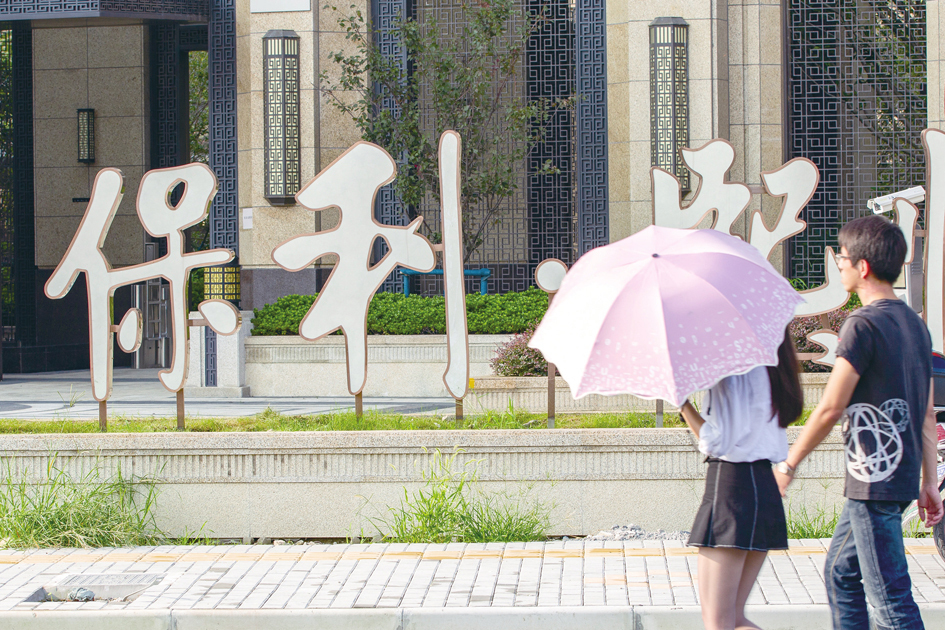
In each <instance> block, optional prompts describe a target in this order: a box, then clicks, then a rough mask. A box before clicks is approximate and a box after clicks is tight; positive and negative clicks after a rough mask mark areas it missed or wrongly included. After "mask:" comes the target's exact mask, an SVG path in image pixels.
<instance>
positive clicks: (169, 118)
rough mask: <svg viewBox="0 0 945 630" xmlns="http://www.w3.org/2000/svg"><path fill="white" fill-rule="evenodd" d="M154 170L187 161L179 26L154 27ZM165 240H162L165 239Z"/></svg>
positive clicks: (152, 73) (152, 44) (160, 25)
mask: <svg viewBox="0 0 945 630" xmlns="http://www.w3.org/2000/svg"><path fill="white" fill-rule="evenodd" d="M149 35H150V37H151V68H150V69H151V89H152V93H151V99H152V100H151V134H152V139H151V151H152V155H151V165H152V166H151V167H152V168H170V167H172V166H180V165H181V164H184V163H186V162H187V161H189V160H186V161H185V160H184V150H185V147H182V146H181V144H182V143H183V139H182V138H181V132H182V129H181V127H182V126H183V125H184V121H183V120H181V113H182V112H181V100H182V95H183V92H182V90H181V87H182V86H181V80H182V79H181V67H180V65H181V64H180V34H179V27H178V26H177V24H173V23H164V24H152V25H151V27H150V33H149ZM162 240H163V239H162Z"/></svg>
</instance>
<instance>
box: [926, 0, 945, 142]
mask: <svg viewBox="0 0 945 630" xmlns="http://www.w3.org/2000/svg"><path fill="white" fill-rule="evenodd" d="M943 4H945V3H943V2H942V0H926V3H925V10H926V20H927V30H926V42H928V48H927V53H926V54H927V61H928V67H927V72H928V77H929V78H928V81H929V82H928V88H927V90H926V94H928V99H929V101H928V111H929V123H928V124H929V127H931V128H934V129H945V101H943V100H942V95H943V93H945V42H943V41H942V40H941V38H940V37H939V35H941V34H942V33H943V32H945V7H943V6H942V5H943Z"/></svg>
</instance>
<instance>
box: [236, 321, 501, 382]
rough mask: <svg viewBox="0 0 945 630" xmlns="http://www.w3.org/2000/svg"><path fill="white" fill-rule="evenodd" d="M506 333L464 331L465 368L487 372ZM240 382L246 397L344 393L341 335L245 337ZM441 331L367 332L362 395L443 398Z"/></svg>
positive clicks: (443, 341)
mask: <svg viewBox="0 0 945 630" xmlns="http://www.w3.org/2000/svg"><path fill="white" fill-rule="evenodd" d="M509 337H510V335H470V336H469V373H470V376H471V377H473V378H477V377H480V376H486V375H489V374H491V373H492V368H491V366H490V364H489V361H490V360H491V359H492V357H493V355H494V354H495V350H496V348H497V347H498V346H499V345H500V344H502V343H504V342H505V341H507V340H508V339H509ZM245 344H246V384H247V385H249V388H250V393H251V395H252V396H349V395H350V394H349V393H348V382H347V363H346V362H345V340H344V337H343V336H341V335H331V336H329V337H326V338H323V339H319V340H318V341H314V342H313V341H306V340H304V339H302V338H301V337H295V336H293V337H247V338H246V342H245ZM446 361H447V349H446V336H445V335H368V371H367V383H366V384H365V387H364V395H365V396H398V397H401V396H404V397H414V396H423V397H431V396H438V397H449V392H447V391H446V386H445V385H443V372H444V371H446Z"/></svg>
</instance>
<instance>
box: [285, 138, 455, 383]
mask: <svg viewBox="0 0 945 630" xmlns="http://www.w3.org/2000/svg"><path fill="white" fill-rule="evenodd" d="M461 150H462V148H461V141H460V137H459V134H457V133H456V132H454V131H447V132H444V133H443V135H442V136H441V137H440V145H439V166H440V201H441V212H442V219H443V220H442V226H443V244H442V245H431V244H430V241H428V240H427V239H426V238H425V237H424V236H422V235H421V234H418V233H417V230H418V229H419V228H420V226H421V225H422V223H423V217H417V218H416V219H414V220H413V221H412V222H411V223H410V224H409V225H407V226H404V227H398V226H391V225H383V224H381V223H378V222H377V221H375V220H374V212H373V209H374V197H375V196H376V194H377V191H378V190H379V189H380V187H381V186H384V185H385V184H387V183H389V182H391V181H393V179H394V176H395V175H396V173H397V166H396V164H395V163H394V160H393V159H392V158H391V156H390V155H389V154H388V153H387V152H386V151H385V150H384V149H382V148H381V147H379V146H377V145H374V144H371V143H368V142H358V143H357V144H355V145H354V146H352V147H351V148H349V149H348V150H347V151H345V152H344V153H342V154H341V156H340V157H339V158H338V159H336V160H335V161H334V162H332V163H331V164H329V165H328V166H327V167H326V168H325V169H323V170H322V171H321V172H320V173H319V174H318V175H316V176H315V178H314V179H312V180H311V181H310V182H309V183H308V184H306V185H305V187H304V188H302V190H301V191H299V193H298V194H297V195H296V200H297V201H298V202H299V203H300V204H301V205H302V206H304V207H306V208H308V209H309V210H312V211H315V212H318V211H321V210H325V209H327V208H331V207H336V208H338V209H339V210H340V211H341V212H340V214H341V218H340V221H339V223H338V225H337V226H336V227H334V228H332V229H330V230H325V231H322V232H317V233H314V234H302V235H299V236H295V237H292V238H290V239H289V240H287V241H286V242H284V243H282V244H281V245H279V246H278V247H276V248H275V249H274V250H273V252H272V259H273V261H274V262H275V263H276V264H277V265H279V266H280V267H282V268H283V269H286V270H288V271H299V270H301V269H304V268H305V267H307V266H309V265H311V264H312V263H314V262H315V261H316V260H318V259H319V258H321V257H322V256H326V255H329V254H334V255H336V256H337V257H338V261H337V262H336V263H335V266H334V269H332V272H331V275H330V276H329V277H328V281H327V282H326V283H325V288H324V289H323V290H322V292H321V293H320V294H319V296H318V299H317V300H315V303H314V304H312V307H311V309H310V310H309V311H308V313H306V315H305V317H304V318H303V319H302V322H301V324H300V325H299V335H301V336H302V337H303V338H305V339H309V340H312V341H314V340H316V339H319V338H321V337H324V336H325V335H328V334H330V333H332V332H334V331H336V330H341V331H342V332H343V333H344V335H345V346H346V349H347V353H346V354H347V362H348V391H350V392H351V393H352V394H354V395H359V394H360V393H361V391H362V390H363V389H364V384H365V381H366V379H367V311H368V306H369V305H370V302H371V298H372V297H373V296H374V292H375V291H377V289H378V287H379V286H380V285H381V283H382V282H384V279H385V278H387V276H388V275H389V274H390V273H391V272H392V271H394V269H395V268H396V267H397V266H401V267H406V268H407V269H413V270H415V271H423V272H427V271H431V270H432V269H433V268H434V267H435V266H436V251H441V252H443V278H444V282H443V283H444V286H445V290H446V328H447V348H448V354H449V362H448V365H447V369H446V373H445V374H444V376H443V381H444V383H445V384H446V388H447V390H448V391H449V392H450V394H451V395H452V396H453V397H454V398H456V399H457V400H459V399H462V398H463V396H465V394H466V390H467V388H468V381H469V378H468V374H469V358H468V354H469V350H468V342H467V338H466V304H465V291H464V287H463V263H462V251H463V247H462V232H461V228H460V226H461V209H460V203H459V199H460V169H459V156H460V152H461ZM378 238H381V239H383V240H384V242H385V243H386V245H387V250H388V251H387V254H386V255H385V256H384V257H383V258H382V259H381V260H380V261H378V262H376V263H375V264H374V265H371V262H370V258H371V251H372V246H373V244H374V241H375V239H378Z"/></svg>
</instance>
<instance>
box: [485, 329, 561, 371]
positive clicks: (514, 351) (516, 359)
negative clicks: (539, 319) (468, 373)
mask: <svg viewBox="0 0 945 630" xmlns="http://www.w3.org/2000/svg"><path fill="white" fill-rule="evenodd" d="M537 327H538V325H537V324H532V325H531V326H529V327H528V329H527V330H525V331H524V332H521V333H519V334H517V335H515V336H514V337H512V338H511V339H509V340H508V341H507V342H505V343H504V344H502V345H501V346H499V348H498V349H497V350H496V353H495V356H494V357H492V359H491V360H490V361H489V363H490V364H491V365H492V371H493V372H494V373H495V374H496V375H498V376H545V375H547V374H548V362H547V361H546V360H545V357H544V356H542V354H541V352H539V351H538V350H535V349H534V348H529V347H528V341H529V340H530V339H531V338H532V335H533V334H535V329H536V328H537Z"/></svg>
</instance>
